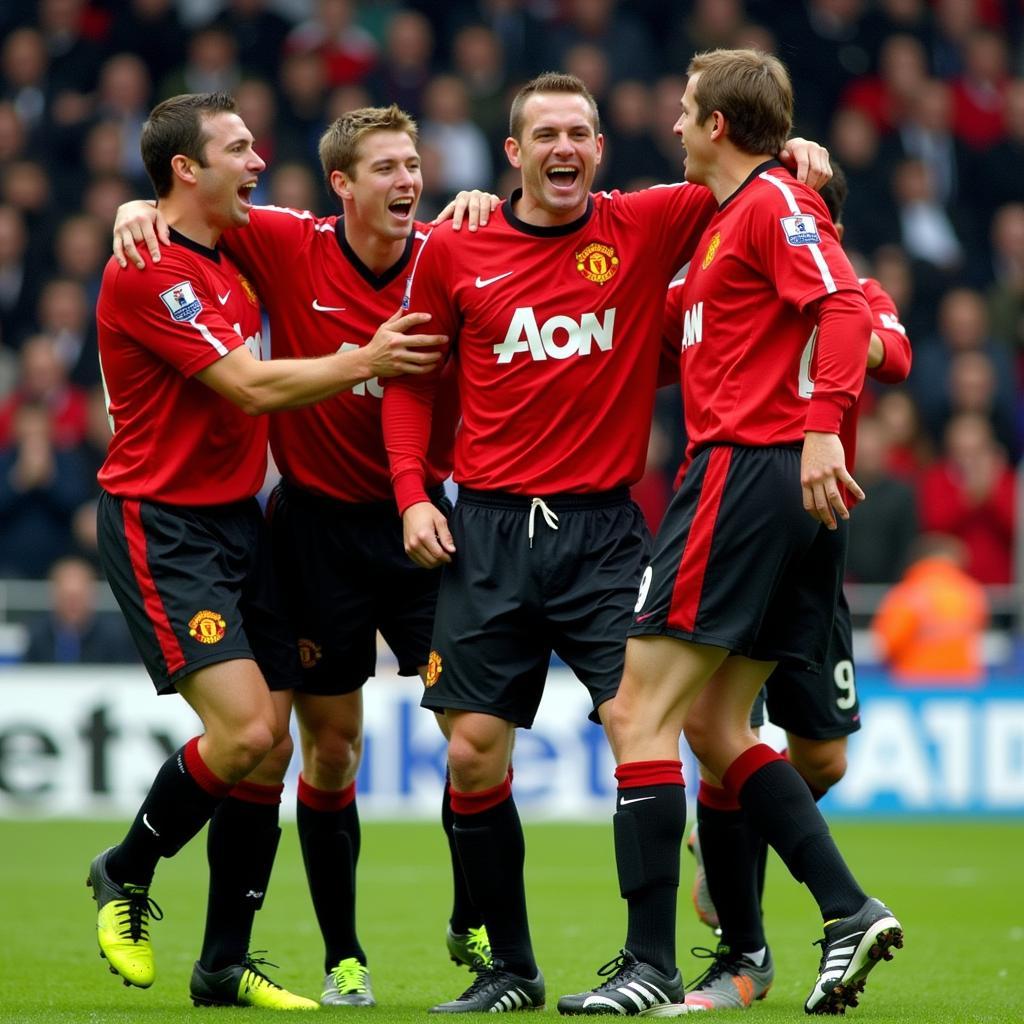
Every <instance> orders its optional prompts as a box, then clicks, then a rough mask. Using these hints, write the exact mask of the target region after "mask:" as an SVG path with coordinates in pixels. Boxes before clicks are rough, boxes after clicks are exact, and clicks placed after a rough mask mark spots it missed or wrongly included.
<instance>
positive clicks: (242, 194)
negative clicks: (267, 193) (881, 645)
mask: <svg viewBox="0 0 1024 1024" xmlns="http://www.w3.org/2000/svg"><path fill="white" fill-rule="evenodd" d="M255 190H256V182H255V181H248V182H246V183H245V184H244V185H243V186H242V187H241V188H240V189H239V190H238V198H239V199H240V200H241V201H242V205H243V206H252V194H253V192H254V191H255Z"/></svg>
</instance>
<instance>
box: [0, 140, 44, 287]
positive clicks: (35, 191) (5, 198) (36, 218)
mask: <svg viewBox="0 0 1024 1024" xmlns="http://www.w3.org/2000/svg"><path fill="white" fill-rule="evenodd" d="M52 198H53V197H52V193H51V189H50V176H49V175H48V174H47V173H46V169H45V168H44V167H43V165H42V164H40V163H38V162H37V161H35V160H15V161H13V162H12V163H9V164H8V165H7V166H6V167H0V203H4V204H8V205H10V206H13V207H15V208H16V209H17V210H19V211H20V213H21V216H22V218H23V220H24V222H25V227H26V229H27V231H28V240H29V241H28V255H29V261H30V263H31V264H32V270H33V273H42V272H43V270H42V265H43V264H44V263H45V262H46V258H47V256H48V254H49V252H50V247H51V246H52V244H53V233H54V231H55V229H56V227H57V219H58V218H57V211H56V209H55V208H54V204H53V202H52Z"/></svg>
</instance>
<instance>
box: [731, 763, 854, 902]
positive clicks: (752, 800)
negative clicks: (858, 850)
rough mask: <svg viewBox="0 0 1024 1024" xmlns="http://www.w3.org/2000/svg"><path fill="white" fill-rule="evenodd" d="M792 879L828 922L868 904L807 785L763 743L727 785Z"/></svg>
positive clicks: (733, 769) (734, 765)
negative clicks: (803, 884)
mask: <svg viewBox="0 0 1024 1024" xmlns="http://www.w3.org/2000/svg"><path fill="white" fill-rule="evenodd" d="M723 782H724V784H725V788H726V789H728V790H729V791H730V792H732V793H733V794H735V795H736V796H737V797H738V799H739V802H740V804H741V805H742V806H743V809H744V810H745V811H746V812H747V814H748V816H749V817H750V820H751V822H752V823H753V824H754V826H755V827H756V828H757V829H758V830H759V831H760V832H761V834H762V835H763V836H764V837H765V839H767V840H768V842H769V843H770V844H771V845H772V847H773V848H774V849H775V851H776V852H777V853H778V855H779V856H780V857H781V858H782V860H783V863H785V865H786V867H787V868H789V870H790V873H791V874H792V875H793V877H794V878H795V879H796V880H797V881H798V882H804V883H805V884H806V885H807V888H808V889H810V891H811V894H812V895H813V896H814V898H815V900H816V901H817V903H818V907H819V909H820V910H821V915H822V918H823V919H824V920H826V921H830V920H834V919H835V918H839V917H847V916H849V915H850V914H853V913H856V911H858V910H859V909H860V907H861V906H862V904H863V903H864V901H865V900H866V899H867V896H866V895H865V893H864V890H863V889H861V887H860V886H859V885H858V884H857V880H856V879H855V878H854V877H853V875H852V874H851V872H850V869H849V868H848V867H847V866H846V862H845V861H844V860H843V857H842V854H840V852H839V850H838V848H837V847H836V844H835V842H834V841H833V839H832V835H831V833H830V832H829V830H828V825H827V824H826V823H825V819H824V818H823V817H822V816H821V811H819V810H818V806H817V804H815V802H814V798H813V797H812V796H811V794H810V792H809V791H808V788H807V783H806V782H804V780H803V779H802V778H801V777H800V774H799V773H798V772H797V770H796V769H795V768H794V767H793V766H792V765H791V764H790V763H789V762H788V761H786V760H785V759H784V758H781V757H779V755H778V754H777V753H776V752H775V751H774V750H772V749H771V747H768V746H766V745H765V744H763V743H761V744H758V745H757V746H754V747H751V748H750V749H749V750H746V751H744V753H742V754H741V755H740V756H739V757H738V758H736V760H735V761H734V762H733V763H732V764H731V765H730V766H729V768H728V770H727V771H726V773H725V777H724V779H723Z"/></svg>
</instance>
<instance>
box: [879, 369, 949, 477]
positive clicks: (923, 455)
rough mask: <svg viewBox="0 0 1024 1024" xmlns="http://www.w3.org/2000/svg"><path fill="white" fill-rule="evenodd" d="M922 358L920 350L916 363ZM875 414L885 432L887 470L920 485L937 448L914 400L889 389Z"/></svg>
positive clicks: (884, 393) (899, 391)
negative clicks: (933, 444)
mask: <svg viewBox="0 0 1024 1024" xmlns="http://www.w3.org/2000/svg"><path fill="white" fill-rule="evenodd" d="M920 355H921V353H920V349H918V350H917V351H916V352H915V353H914V361H915V363H916V361H917V360H918V359H919V358H920ZM874 412H875V416H877V417H878V420H879V422H880V423H881V424H882V425H883V428H884V430H885V435H886V443H887V458H886V467H885V468H886V470H887V471H888V472H889V473H890V474H892V475H893V476H896V477H899V478H900V479H902V480H906V481H908V482H910V483H916V481H917V480H918V478H919V477H920V475H921V474H922V473H923V472H924V470H925V469H927V468H928V467H929V466H930V465H931V464H932V462H933V461H934V448H933V446H932V442H931V438H930V437H929V436H928V432H927V431H926V430H925V429H924V425H923V424H922V422H921V414H920V412H919V411H918V408H917V405H916V404H915V402H914V400H913V398H911V396H910V395H909V393H908V392H906V391H904V390H902V389H901V388H887V389H886V390H885V391H884V392H883V393H882V394H881V395H879V396H878V399H877V400H876V402H875V410H874Z"/></svg>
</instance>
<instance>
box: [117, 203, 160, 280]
mask: <svg viewBox="0 0 1024 1024" xmlns="http://www.w3.org/2000/svg"><path fill="white" fill-rule="evenodd" d="M170 244H171V229H170V226H169V225H168V223H167V221H166V220H165V219H164V215H163V214H162V213H161V212H160V209H159V208H158V207H157V205H156V201H155V200H152V199H132V200H131V201H130V202H127V203H122V204H121V205H120V206H119V207H118V208H117V216H116V217H115V218H114V258H115V259H116V260H117V262H118V263H119V264H120V265H121V266H122V267H127V266H128V261H129V260H131V262H132V263H134V264H135V266H137V267H138V268H139V270H142V268H143V267H145V265H146V261H145V259H144V258H143V256H142V253H141V252H140V251H139V250H140V246H145V248H146V250H147V251H148V252H149V258H150V259H151V260H152V261H153V262H154V263H159V262H160V246H161V245H170Z"/></svg>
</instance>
